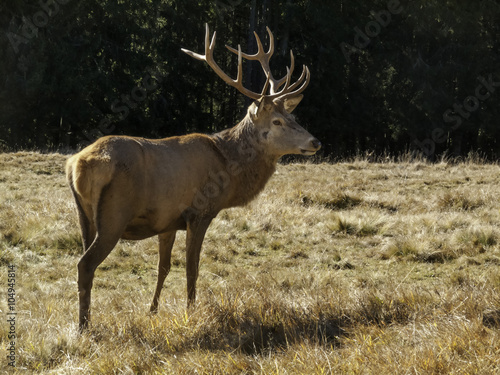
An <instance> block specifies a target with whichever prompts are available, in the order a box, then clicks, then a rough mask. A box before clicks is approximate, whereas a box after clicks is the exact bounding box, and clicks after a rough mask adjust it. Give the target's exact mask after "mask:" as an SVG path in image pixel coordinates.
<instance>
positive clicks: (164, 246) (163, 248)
mask: <svg viewBox="0 0 500 375" xmlns="http://www.w3.org/2000/svg"><path fill="white" fill-rule="evenodd" d="M175 234H176V232H175V231H174V232H167V233H162V234H160V235H159V236H158V237H159V239H160V251H159V259H158V283H157V284H156V291H155V294H154V297H153V302H152V303H151V308H150V309H149V311H150V312H152V313H156V312H158V299H159V298H160V293H161V289H162V288H163V282H164V281H165V278H166V277H167V275H168V273H169V271H170V258H171V255H172V247H173V246H174V241H175Z"/></svg>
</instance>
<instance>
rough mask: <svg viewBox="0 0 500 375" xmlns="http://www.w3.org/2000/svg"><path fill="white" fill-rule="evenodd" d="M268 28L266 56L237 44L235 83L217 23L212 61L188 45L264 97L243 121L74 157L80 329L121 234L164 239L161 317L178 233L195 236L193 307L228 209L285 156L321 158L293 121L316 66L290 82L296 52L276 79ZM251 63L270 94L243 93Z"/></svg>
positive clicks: (123, 141) (114, 141) (129, 141)
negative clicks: (216, 224) (204, 258)
mask: <svg viewBox="0 0 500 375" xmlns="http://www.w3.org/2000/svg"><path fill="white" fill-rule="evenodd" d="M267 31H268V33H269V43H270V46H269V50H268V51H267V52H266V51H264V48H263V46H262V43H261V41H260V40H259V37H258V36H257V34H256V33H255V37H256V40H257V45H258V52H257V53H256V54H254V55H248V54H244V53H242V52H241V48H240V47H238V50H235V49H232V48H229V47H228V48H229V49H230V50H231V51H232V52H235V53H237V54H238V75H237V78H236V80H233V79H231V78H230V77H229V76H228V75H226V74H225V73H224V72H223V71H222V70H221V69H220V68H219V66H218V65H217V63H216V62H215V61H214V58H213V51H214V47H215V32H214V34H213V37H212V40H211V41H210V40H209V29H208V25H206V37H205V55H199V54H196V53H194V52H191V51H188V50H185V49H183V51H184V52H185V53H187V54H188V55H190V56H192V57H194V58H196V59H198V60H203V61H206V62H207V63H208V65H209V66H210V67H211V68H212V69H213V70H214V71H215V72H216V73H217V75H218V76H219V77H221V78H222V79H223V80H224V81H225V82H227V83H228V84H229V85H231V86H233V87H234V88H236V89H237V90H238V91H240V92H241V93H242V94H244V95H246V96H248V97H250V98H252V99H254V100H255V101H254V102H253V103H252V104H251V105H250V106H249V108H248V112H247V115H246V116H245V118H244V119H243V120H242V121H241V122H240V123H239V124H238V125H236V126H234V127H233V128H230V129H227V130H224V131H222V132H220V133H216V134H213V135H204V134H190V135H185V136H180V137H170V138H165V139H157V140H153V139H144V138H133V137H126V136H107V137H103V138H100V139H99V140H97V141H96V142H95V143H94V144H92V145H90V146H88V147H87V148H85V149H83V150H82V151H81V152H79V153H78V154H76V155H74V156H72V157H71V158H70V159H69V160H68V161H67V164H66V175H67V179H68V182H69V185H70V187H71V191H72V193H73V195H74V198H75V200H76V207H77V211H78V216H79V220H80V226H81V232H82V239H83V247H84V254H83V256H82V258H81V260H80V262H79V263H78V291H79V300H80V320H79V327H80V329H81V330H82V329H84V328H85V327H87V326H88V323H89V319H90V292H91V289H92V282H93V278H94V272H95V270H96V268H97V267H98V266H99V264H101V262H102V261H103V260H104V259H106V257H107V256H108V254H109V253H110V252H111V250H112V249H113V248H114V247H115V245H116V244H117V242H118V240H119V239H120V238H123V239H129V240H141V239H144V238H148V237H151V236H155V235H158V237H159V262H158V283H157V286H156V291H155V293H154V297H153V302H152V304H151V311H152V312H156V311H157V309H158V299H159V297H160V292H161V289H162V287H163V282H164V280H165V277H166V276H167V274H168V273H169V270H170V256H171V251H172V246H173V243H174V239H175V234H176V231H178V230H186V231H187V236H186V276H187V297H188V305H191V304H192V303H193V302H194V300H195V294H196V290H195V287H196V280H197V278H198V266H199V260H200V251H201V245H202V242H203V238H204V236H205V232H206V230H207V228H208V226H209V224H210V222H211V221H212V219H214V218H215V217H216V216H217V214H218V213H219V211H221V210H222V209H224V208H228V207H235V206H241V205H244V204H246V203H248V202H249V201H251V200H252V199H253V198H254V197H255V196H256V195H257V194H258V193H259V192H260V191H261V190H262V189H263V188H264V185H265V184H266V182H267V181H268V180H269V178H270V177H271V175H272V174H273V172H274V171H275V168H276V163H277V161H278V159H279V158H280V157H281V156H283V155H285V154H302V155H313V154H314V153H315V152H316V151H318V150H319V148H320V147H321V143H320V142H319V141H318V140H317V139H316V138H314V137H313V136H312V135H311V134H309V133H308V132H307V131H306V130H305V129H303V128H302V127H301V126H300V125H298V124H297V122H295V120H294V117H293V116H292V115H290V112H292V110H293V109H294V108H295V107H296V106H297V104H299V102H300V101H301V99H302V95H301V92H302V91H304V89H305V88H306V86H307V85H308V83H309V78H310V74H309V70H308V68H307V67H305V66H304V68H303V72H302V75H301V76H300V78H299V79H298V80H297V81H296V82H294V83H291V75H292V72H293V68H294V57H293V54H292V53H290V55H291V66H290V68H289V69H288V68H287V74H286V75H285V76H284V77H283V78H281V79H278V80H277V79H275V78H274V77H273V76H272V74H271V70H270V68H269V59H270V58H271V56H272V54H273V52H274V40H273V35H272V33H271V31H270V30H269V29H267ZM242 58H245V59H248V60H257V61H259V62H260V64H261V65H262V69H263V70H264V72H265V74H266V77H267V79H266V83H265V86H264V88H263V90H262V92H261V93H256V92H252V91H250V90H248V89H246V88H245V87H243V84H242ZM268 90H269V93H267V91H268Z"/></svg>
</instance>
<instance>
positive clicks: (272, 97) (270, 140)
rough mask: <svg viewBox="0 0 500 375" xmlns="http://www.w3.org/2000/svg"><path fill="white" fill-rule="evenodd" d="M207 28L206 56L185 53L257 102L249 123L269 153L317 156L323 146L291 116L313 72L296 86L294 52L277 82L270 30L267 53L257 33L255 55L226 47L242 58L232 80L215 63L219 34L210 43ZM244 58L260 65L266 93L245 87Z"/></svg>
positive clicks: (252, 109) (248, 115)
mask: <svg viewBox="0 0 500 375" xmlns="http://www.w3.org/2000/svg"><path fill="white" fill-rule="evenodd" d="M205 28H206V32H205V54H204V55H200V54H198V53H195V52H192V51H189V50H187V49H184V48H183V49H182V51H183V52H185V53H187V54H188V55H189V56H191V57H194V58H195V59H198V60H202V61H205V62H207V64H208V65H209V66H210V67H211V68H212V70H213V71H214V72H215V73H217V75H218V76H219V77H220V78H222V79H223V80H224V82H226V83H227V84H229V85H230V86H232V87H234V88H236V89H237V90H238V91H239V92H241V93H242V94H243V95H245V96H247V97H249V98H251V99H254V102H253V103H252V104H251V105H250V107H249V108H248V111H247V117H246V119H249V120H250V121H251V122H252V124H253V126H254V128H255V131H256V133H257V134H258V136H259V141H260V143H261V144H263V145H264V146H265V147H264V149H265V151H266V152H267V153H269V154H272V155H274V156H277V157H279V156H282V155H285V154H303V155H314V154H315V153H316V151H318V150H319V149H320V148H321V143H320V142H319V141H318V140H317V139H316V138H314V137H313V136H312V135H311V134H309V132H307V131H306V130H305V129H304V128H303V127H301V126H300V125H299V124H298V123H297V122H296V121H295V118H294V116H293V115H291V112H292V111H293V110H294V109H295V107H296V106H297V105H298V104H299V103H300V101H301V100H302V98H303V95H302V94H301V93H302V92H303V91H304V90H305V89H306V87H307V85H308V84H309V81H310V78H311V76H310V72H309V69H308V68H307V67H306V66H305V65H304V66H303V69H302V74H301V76H300V77H299V79H298V80H297V81H295V82H294V83H292V82H291V77H292V73H293V71H294V68H295V58H294V56H293V52H292V51H290V60H291V63H290V67H287V73H286V75H285V76H284V77H282V78H280V79H275V78H274V77H273V75H272V73H271V69H270V66H269V61H270V59H271V57H272V55H273V53H274V37H273V34H272V32H271V30H270V29H269V28H266V29H267V32H268V34H269V49H268V51H267V52H266V51H264V47H263V45H262V42H261V40H260V38H259V36H258V35H257V33H255V32H254V35H255V39H256V41H257V46H258V51H257V53H255V54H253V55H250V54H246V53H243V52H241V46H239V45H238V49H237V50H236V49H234V48H231V47H229V46H226V48H227V49H229V50H230V51H231V52H233V53H235V54H237V55H238V73H237V77H236V79H232V78H231V77H229V76H228V75H227V74H226V73H224V72H223V71H222V69H221V68H220V67H219V66H218V65H217V63H216V62H215V60H214V57H213V52H214V48H215V37H216V32H214V33H213V36H212V40H210V31H209V28H208V24H206V25H205ZM243 58H245V59H246V60H256V61H259V62H260V65H261V67H262V70H263V71H264V74H265V75H266V82H265V84H264V87H263V89H262V92H260V93H256V92H254V91H251V90H249V89H247V88H245V87H244V86H243V65H242V60H243Z"/></svg>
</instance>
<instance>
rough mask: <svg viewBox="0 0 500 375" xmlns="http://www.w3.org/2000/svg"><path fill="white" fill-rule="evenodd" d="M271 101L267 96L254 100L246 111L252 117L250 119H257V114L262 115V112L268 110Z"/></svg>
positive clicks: (271, 105)
mask: <svg viewBox="0 0 500 375" xmlns="http://www.w3.org/2000/svg"><path fill="white" fill-rule="evenodd" d="M272 107H273V102H272V101H271V100H269V99H268V98H266V97H264V98H261V99H259V100H256V101H254V102H253V103H252V105H250V107H249V108H248V112H249V113H250V116H251V117H252V120H257V118H259V116H262V114H263V113H264V112H270V111H271V110H272V109H273V108H272Z"/></svg>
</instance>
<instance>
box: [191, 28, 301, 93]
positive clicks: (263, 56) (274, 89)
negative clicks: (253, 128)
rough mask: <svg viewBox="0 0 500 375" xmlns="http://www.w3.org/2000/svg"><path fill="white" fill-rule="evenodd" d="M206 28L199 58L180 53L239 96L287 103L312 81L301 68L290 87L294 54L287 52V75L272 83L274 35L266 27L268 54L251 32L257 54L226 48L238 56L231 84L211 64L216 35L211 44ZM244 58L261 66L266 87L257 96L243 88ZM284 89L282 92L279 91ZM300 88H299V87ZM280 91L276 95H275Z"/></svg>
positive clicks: (215, 64) (220, 70) (214, 63)
mask: <svg viewBox="0 0 500 375" xmlns="http://www.w3.org/2000/svg"><path fill="white" fill-rule="evenodd" d="M205 28H206V33H205V55H200V54H198V53H195V52H192V51H189V50H187V49H184V48H182V51H183V52H185V53H187V54H188V55H189V56H191V57H194V58H195V59H198V60H202V61H206V62H207V64H208V65H209V66H210V67H211V68H212V70H213V71H214V72H215V73H217V75H218V76H219V77H220V78H222V79H223V80H224V82H226V83H227V84H229V85H230V86H233V87H234V88H236V89H237V90H238V91H239V92H241V93H242V94H243V95H246V96H248V97H250V98H252V99H260V98H262V97H267V98H270V99H278V98H279V99H286V98H288V97H291V96H296V95H299V94H300V93H301V92H302V91H304V90H305V88H306V87H307V85H308V84H309V80H310V78H311V76H310V72H309V69H308V68H307V67H306V66H305V65H304V67H303V70H302V74H301V76H300V78H299V79H298V80H297V81H296V82H295V83H293V84H290V81H291V76H292V73H293V70H294V68H295V58H294V56H293V52H292V51H291V50H290V60H291V63H290V68H288V67H287V73H286V75H285V76H284V77H282V78H281V79H278V80H277V79H275V78H274V77H273V75H272V73H271V68H270V66H269V60H270V59H271V57H272V55H273V53H274V37H273V33H272V32H271V30H270V29H269V27H266V29H267V32H268V34H269V50H268V51H267V52H265V51H264V47H263V45H262V42H261V41H260V38H259V36H258V35H257V33H256V32H254V35H255V39H256V41H257V47H258V51H257V53H256V54H254V55H249V54H246V53H243V52H241V47H240V45H238V49H237V50H236V49H234V48H231V47H229V46H227V45H226V48H227V49H229V50H230V51H231V52H233V53H235V54H237V55H238V75H237V77H236V79H235V80H233V79H232V78H231V77H229V76H228V75H227V74H226V73H224V72H223V71H222V69H221V68H220V67H219V66H218V65H217V63H216V62H215V60H214V57H213V51H214V47H215V35H216V32H215V31H214V34H213V36H212V41H210V39H209V36H210V31H209V29H208V24H205ZM243 58H245V59H247V60H256V61H259V62H260V65H261V66H262V70H263V71H264V74H265V75H266V77H267V79H266V83H265V84H264V88H263V90H262V92H261V93H260V94H259V93H256V92H253V91H251V90H249V89H247V88H245V87H244V86H243V82H242V80H243V65H242V59H243ZM281 86H283V88H282V89H281V90H279V88H280V87H281ZM299 86H300V87H299ZM268 88H269V91H270V93H269V94H266V92H267V89H268ZM278 90H279V91H278Z"/></svg>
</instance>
